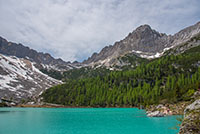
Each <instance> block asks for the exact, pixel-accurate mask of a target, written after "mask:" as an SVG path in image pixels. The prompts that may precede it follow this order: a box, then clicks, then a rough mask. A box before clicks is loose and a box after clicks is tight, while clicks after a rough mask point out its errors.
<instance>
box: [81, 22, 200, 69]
mask: <svg viewBox="0 0 200 134" xmlns="http://www.w3.org/2000/svg"><path fill="white" fill-rule="evenodd" d="M199 33H200V22H198V23H197V24H195V25H193V26H190V27H187V28H185V29H183V30H181V31H180V32H178V33H176V34H174V35H166V34H163V33H159V32H157V31H155V30H153V29H152V28H151V27H150V26H149V25H142V26H140V27H138V28H137V29H136V30H134V31H133V32H132V33H130V34H129V35H128V36H127V37H126V38H125V39H123V40H121V41H119V42H116V43H115V44H114V45H113V46H112V45H110V46H106V47H105V48H103V49H102V50H101V51H100V53H94V54H93V55H92V56H91V57H89V58H88V59H87V60H85V61H84V62H83V63H84V64H88V65H90V66H94V65H104V66H112V65H114V64H116V62H118V61H117V58H118V57H120V56H123V55H125V54H128V53H133V54H135V55H137V56H139V57H142V58H146V59H152V58H157V57H160V56H162V55H163V54H164V52H165V51H167V50H169V49H171V48H173V47H176V46H179V45H180V44H183V43H185V42H187V41H188V40H190V39H191V38H192V37H195V36H196V35H197V34H199Z"/></svg>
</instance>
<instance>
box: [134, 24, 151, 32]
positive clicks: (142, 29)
mask: <svg viewBox="0 0 200 134" xmlns="http://www.w3.org/2000/svg"><path fill="white" fill-rule="evenodd" d="M145 30H152V29H151V26H149V25H147V24H144V25H141V26H139V27H138V28H136V30H135V31H145Z"/></svg>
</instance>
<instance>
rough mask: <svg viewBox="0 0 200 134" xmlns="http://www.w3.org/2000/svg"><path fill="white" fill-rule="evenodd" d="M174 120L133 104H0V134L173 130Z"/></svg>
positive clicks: (172, 133) (160, 133) (165, 133)
mask: <svg viewBox="0 0 200 134" xmlns="http://www.w3.org/2000/svg"><path fill="white" fill-rule="evenodd" d="M177 123H178V121H177V120H176V116H168V117H163V118H150V117H147V116H146V114H145V111H144V110H139V109H136V108H0V134H176V133H177V132H178V131H177V130H174V129H171V128H173V127H175V126H177Z"/></svg>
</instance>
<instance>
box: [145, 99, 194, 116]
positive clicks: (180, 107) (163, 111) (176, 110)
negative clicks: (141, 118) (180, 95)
mask: <svg viewBox="0 0 200 134" xmlns="http://www.w3.org/2000/svg"><path fill="white" fill-rule="evenodd" d="M189 103H190V102H180V103H177V104H159V105H151V106H149V107H147V108H146V114H147V116H148V117H164V116H169V115H182V114H183V112H184V109H185V107H186V106H187V105H188V104H189Z"/></svg>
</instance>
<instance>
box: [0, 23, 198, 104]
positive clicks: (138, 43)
mask: <svg viewBox="0 0 200 134" xmlns="http://www.w3.org/2000/svg"><path fill="white" fill-rule="evenodd" d="M199 37H200V22H198V23H196V24H195V25H193V26H190V27H187V28H185V29H183V30H181V31H180V32H178V33H176V34H174V35H166V34H163V33H159V32H157V31H155V30H153V29H152V28H151V27H150V26H149V25H142V26H140V27H138V28H137V29H136V30H134V31H133V32H132V33H129V35H128V36H127V37H126V38H125V39H123V40H121V41H119V42H116V43H114V45H111V46H106V47H104V48H103V49H102V50H101V51H100V53H94V54H93V55H92V56H91V57H89V58H88V59H87V60H85V61H84V62H82V63H79V62H74V63H71V62H66V61H63V60H62V59H55V58H53V57H52V56H51V55H50V54H48V53H41V52H37V51H36V50H33V49H30V48H29V47H25V46H24V45H22V44H17V43H12V42H8V41H7V40H6V39H4V38H2V37H0V85H1V86H0V97H6V98H9V99H11V98H12V99H15V100H18V101H20V100H22V99H27V98H30V97H33V96H38V95H39V94H40V93H41V92H43V91H44V90H45V89H46V88H49V87H51V86H53V85H56V84H59V83H60V81H57V80H55V79H53V78H50V77H49V76H47V75H46V74H49V71H52V70H53V73H54V74H53V75H51V76H55V72H56V74H57V73H58V74H59V75H60V76H59V77H61V78H62V77H63V79H65V78H73V79H75V78H76V77H79V73H82V75H81V77H84V76H83V74H84V75H85V74H87V73H88V72H89V71H88V69H95V68H101V67H105V68H107V69H109V70H111V71H112V70H115V69H117V70H119V69H120V70H123V69H124V67H125V66H129V67H131V68H134V67H136V66H138V65H140V64H141V63H144V61H148V60H151V59H154V58H158V57H161V56H163V55H170V54H179V53H183V52H184V51H186V50H188V49H190V48H193V47H196V46H198V45H200V40H199V39H196V38H199ZM79 68H86V69H83V71H84V72H83V71H82V72H81V70H79ZM70 70H73V71H71V72H69V71H70ZM41 71H42V72H41ZM54 71H55V72H54ZM77 72H79V73H77ZM105 72H106V71H105V70H104V73H105ZM44 73H46V74H44ZM51 73H52V72H51ZM104 73H103V74H104ZM63 74H64V75H63ZM68 74H69V75H70V76H68V77H67V76H66V75H68ZM74 74H76V76H75V75H74ZM91 74H95V75H97V74H101V70H98V73H95V70H94V71H90V74H89V75H88V74H87V76H91Z"/></svg>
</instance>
